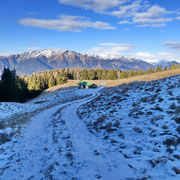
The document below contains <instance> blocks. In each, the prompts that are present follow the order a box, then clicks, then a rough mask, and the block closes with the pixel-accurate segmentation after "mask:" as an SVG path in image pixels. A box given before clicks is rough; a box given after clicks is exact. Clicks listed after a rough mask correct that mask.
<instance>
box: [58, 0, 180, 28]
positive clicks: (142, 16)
mask: <svg viewBox="0 0 180 180" xmlns="http://www.w3.org/2000/svg"><path fill="white" fill-rule="evenodd" d="M59 2H60V3H62V4H66V5H71V6H76V7H81V8H84V9H88V10H92V11H94V12H96V13H101V14H107V15H110V16H115V17H118V18H120V19H121V21H120V22H119V24H136V25H137V26H138V27H147V26H150V27H156V28H157V27H162V26H166V25H167V23H168V22H171V21H172V20H174V19H173V18H172V17H170V14H173V13H174V14H177V12H176V11H173V12H172V11H171V12H170V11H167V10H166V9H165V8H164V7H161V6H158V5H151V4H150V2H149V1H148V0H78V1H75V0H59ZM176 19H177V20H180V17H177V18H176Z"/></svg>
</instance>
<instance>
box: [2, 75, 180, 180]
mask: <svg viewBox="0 0 180 180" xmlns="http://www.w3.org/2000/svg"><path fill="white" fill-rule="evenodd" d="M179 89H180V75H177V76H174V77H170V78H166V79H162V80H158V81H152V82H134V83H131V84H130V85H122V86H119V87H113V88H97V89H68V90H64V91H56V92H55V93H52V94H47V95H46V96H41V97H39V98H37V99H35V100H33V101H31V102H28V103H26V104H18V103H2V104H1V105H4V104H9V107H12V105H14V106H15V107H17V108H16V110H13V109H12V108H11V109H12V110H10V111H8V110H9V109H8V108H7V111H8V114H6V115H4V113H5V112H6V111H5V109H3V108H2V107H1V109H2V110H1V114H2V115H4V119H2V122H5V119H6V118H7V119H9V118H10V120H11V121H12V120H13V117H16V116H15V115H16V114H18V115H19V116H22V117H24V116H25V115H26V114H25V115H24V111H27V112H34V111H35V112H36V113H33V114H32V115H33V116H32V117H30V119H29V120H28V121H27V122H26V124H22V125H20V126H21V128H22V129H21V131H20V133H19V135H18V134H16V133H15V134H14V136H12V139H11V140H10V141H8V142H6V141H5V142H6V143H3V144H1V145H0V180H4V179H5V180H6V179H8V180H9V179H10V180H14V179H15V180H19V179H20V180H21V179H23V180H24V179H29V180H30V179H34V180H39V179H53V180H69V179H77V180H94V179H103V180H109V179H113V180H137V179H140V180H145V179H153V180H154V179H155V180H156V179H157V180H159V179H160V180H161V179H162V180H166V179H167V180H171V179H172V180H174V179H177V180H179V179H180V163H179V162H180V145H179V144H180V138H179V134H180V125H179V124H180V91H179ZM90 95H91V96H90ZM19 105H20V106H19ZM4 106H5V105H4ZM36 110H38V111H36ZM30 115H31V114H30ZM0 125H1V124H0ZM16 128H17V127H16ZM17 129H18V128H17ZM17 129H16V131H18V130H17ZM13 130H14V129H13ZM11 131H12V129H11V128H9V127H8V124H7V127H6V128H5V129H4V130H1V126H0V136H1V134H2V133H5V134H6V135H7V136H8V135H9V134H11Z"/></svg>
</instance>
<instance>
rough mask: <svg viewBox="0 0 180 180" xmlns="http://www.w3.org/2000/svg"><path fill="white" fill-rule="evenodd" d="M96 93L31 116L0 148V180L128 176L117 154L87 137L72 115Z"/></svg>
mask: <svg viewBox="0 0 180 180" xmlns="http://www.w3.org/2000/svg"><path fill="white" fill-rule="evenodd" d="M99 90H100V89H96V90H92V95H91V96H90V97H87V98H84V99H80V100H76V101H73V102H69V103H66V104H61V105H57V106H55V107H51V108H49V109H47V110H44V111H42V112H40V113H39V114H37V115H36V116H34V117H32V118H31V122H30V123H29V125H28V127H27V128H25V129H24V130H23V131H22V133H21V136H20V137H17V138H14V139H13V140H12V141H11V142H8V143H6V144H4V145H3V146H2V147H1V149H0V180H5V179H6V180H19V179H20V180H21V179H23V180H24V179H28V180H31V179H34V180H40V179H53V180H65V179H67V180H69V179H78V180H85V179H86V180H88V179H89V180H93V179H103V180H104V179H105V180H106V179H107V180H109V179H113V180H116V179H117V180H118V179H124V178H125V177H128V171H129V170H130V168H129V169H128V168H127V162H121V163H119V161H121V155H120V154H117V153H115V152H113V151H111V149H110V146H109V145H108V144H105V143H104V141H103V140H101V139H100V138H98V137H96V136H95V135H93V134H91V133H90V132H89V131H88V129H87V127H86V125H85V124H84V122H82V120H80V119H79V117H78V115H77V113H76V111H77V109H78V107H79V106H81V105H83V104H84V103H86V102H88V101H91V100H92V99H93V98H95V97H97V96H98V94H99V92H98V91H99ZM131 172H132V169H131ZM129 173H130V171H129Z"/></svg>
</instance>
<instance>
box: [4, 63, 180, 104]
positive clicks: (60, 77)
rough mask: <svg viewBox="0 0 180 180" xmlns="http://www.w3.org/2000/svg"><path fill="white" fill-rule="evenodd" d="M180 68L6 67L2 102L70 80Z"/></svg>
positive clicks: (24, 98)
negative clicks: (26, 71)
mask: <svg viewBox="0 0 180 180" xmlns="http://www.w3.org/2000/svg"><path fill="white" fill-rule="evenodd" d="M176 68H180V65H177V64H175V63H173V64H172V66H171V67H170V68H168V67H167V66H166V67H164V68H162V66H160V65H158V66H157V68H156V69H155V68H153V67H150V68H149V69H148V70H146V71H143V70H133V69H132V70H120V69H117V70H115V69H110V70H108V69H54V70H52V71H44V72H39V73H34V74H32V75H30V76H27V75H25V76H23V77H21V76H20V75H17V74H16V71H15V70H10V69H9V68H4V70H3V73H2V75H1V80H0V101H1V102H25V101H27V100H28V99H31V98H34V97H36V96H38V95H39V94H40V93H41V92H42V91H44V90H45V89H47V88H50V87H53V86H56V85H60V84H64V83H66V82H67V81H68V79H70V80H117V79H124V78H128V77H134V76H139V75H144V74H151V73H155V72H161V71H166V70H168V69H176Z"/></svg>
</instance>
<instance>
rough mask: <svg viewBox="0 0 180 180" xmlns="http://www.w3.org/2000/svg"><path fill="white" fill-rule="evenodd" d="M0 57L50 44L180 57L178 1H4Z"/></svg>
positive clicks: (145, 56)
mask: <svg viewBox="0 0 180 180" xmlns="http://www.w3.org/2000/svg"><path fill="white" fill-rule="evenodd" d="M0 23H1V26H0V55H7V54H14V53H22V52H25V51H32V50H41V49H45V48H60V49H69V50H74V51H77V52H80V53H89V54H98V55H101V56H107V55H109V54H111V56H117V55H118V56H123V55H124V56H128V57H137V58H140V59H143V60H146V61H157V60H161V59H169V60H177V61H180V57H179V55H180V36H179V29H180V1H179V0H173V1H172V0H158V1H157V0H147V1H146V0H76V1H75V0H17V1H16V0H1V2H0Z"/></svg>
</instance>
